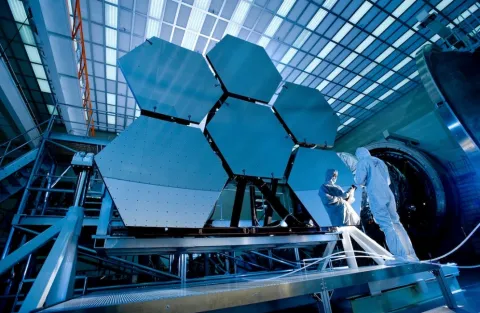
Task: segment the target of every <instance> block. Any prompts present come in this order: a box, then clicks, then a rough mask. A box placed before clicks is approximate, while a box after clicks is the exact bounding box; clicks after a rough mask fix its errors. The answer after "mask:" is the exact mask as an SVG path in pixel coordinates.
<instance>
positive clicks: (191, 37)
mask: <svg viewBox="0 0 480 313" xmlns="http://www.w3.org/2000/svg"><path fill="white" fill-rule="evenodd" d="M196 41H197V34H195V33H192V32H191V31H188V30H187V31H185V33H184V35H183V39H182V44H181V46H182V47H184V48H186V49H189V50H193V49H194V48H195V43H196Z"/></svg>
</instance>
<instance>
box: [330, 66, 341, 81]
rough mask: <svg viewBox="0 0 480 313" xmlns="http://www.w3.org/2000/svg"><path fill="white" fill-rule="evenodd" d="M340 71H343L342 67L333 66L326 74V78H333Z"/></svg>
mask: <svg viewBox="0 0 480 313" xmlns="http://www.w3.org/2000/svg"><path fill="white" fill-rule="evenodd" d="M342 71H343V69H342V68H340V67H337V68H335V69H334V70H333V71H332V72H331V73H330V74H329V75H328V76H327V79H328V80H334V79H335V77H337V76H338V74H340V73H341V72H342Z"/></svg>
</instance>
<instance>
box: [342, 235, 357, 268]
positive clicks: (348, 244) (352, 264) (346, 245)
mask: <svg viewBox="0 0 480 313" xmlns="http://www.w3.org/2000/svg"><path fill="white" fill-rule="evenodd" d="M342 244H343V250H344V251H345V255H346V256H347V264H348V267H349V268H358V265H357V260H356V259H355V253H354V252H353V246H352V239H351V238H350V233H349V232H348V231H347V230H344V231H343V233H342Z"/></svg>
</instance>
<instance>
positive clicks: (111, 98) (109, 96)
mask: <svg viewBox="0 0 480 313" xmlns="http://www.w3.org/2000/svg"><path fill="white" fill-rule="evenodd" d="M107 104H111V105H116V104H117V100H116V97H115V94H113V93H108V92H107ZM114 110H115V108H114Z"/></svg>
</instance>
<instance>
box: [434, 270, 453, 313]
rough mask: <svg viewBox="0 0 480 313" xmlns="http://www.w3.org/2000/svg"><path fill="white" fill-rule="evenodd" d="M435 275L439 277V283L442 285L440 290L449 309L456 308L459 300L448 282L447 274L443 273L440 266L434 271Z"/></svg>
mask: <svg viewBox="0 0 480 313" xmlns="http://www.w3.org/2000/svg"><path fill="white" fill-rule="evenodd" d="M433 275H435V277H436V278H437V282H438V285H439V286H440V290H441V291H442V295H443V298H444V299H445V304H446V305H447V307H448V308H449V309H452V310H453V309H456V308H458V307H457V302H456V301H455V298H454V296H453V294H452V291H451V290H450V287H449V286H448V284H447V280H446V279H445V274H444V273H443V270H442V268H441V267H440V268H438V269H436V270H434V271H433Z"/></svg>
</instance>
